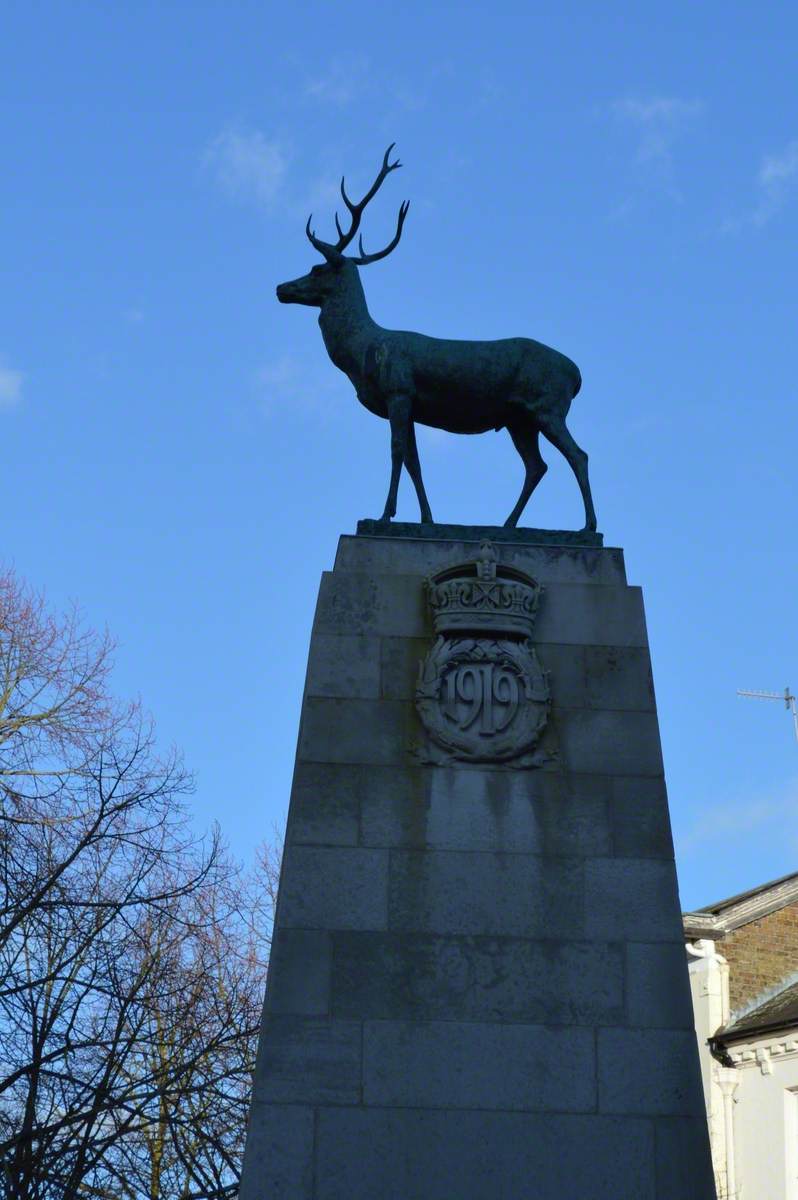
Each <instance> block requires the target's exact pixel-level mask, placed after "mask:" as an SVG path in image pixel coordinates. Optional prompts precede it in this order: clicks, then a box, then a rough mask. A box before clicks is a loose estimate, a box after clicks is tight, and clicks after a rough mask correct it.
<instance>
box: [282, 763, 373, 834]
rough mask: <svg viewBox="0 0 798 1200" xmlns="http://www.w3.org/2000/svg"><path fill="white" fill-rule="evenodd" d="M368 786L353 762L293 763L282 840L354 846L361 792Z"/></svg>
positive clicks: (367, 778)
mask: <svg viewBox="0 0 798 1200" xmlns="http://www.w3.org/2000/svg"><path fill="white" fill-rule="evenodd" d="M370 786H373V781H371V780H370V778H369V774H368V772H367V770H366V769H365V768H364V767H362V766H360V765H358V764H356V763H297V765H296V767H295V768H294V786H293V788H292V789H291V810H290V814H289V818H288V825H287V826H286V843H287V844H288V845H294V844H299V845H302V844H310V845H314V844H315V845H322V846H355V845H356V844H357V841H358V830H359V826H360V801H361V796H362V794H363V792H364V791H367V790H368V789H369V787H370Z"/></svg>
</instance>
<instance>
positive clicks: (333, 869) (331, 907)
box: [279, 846, 388, 930]
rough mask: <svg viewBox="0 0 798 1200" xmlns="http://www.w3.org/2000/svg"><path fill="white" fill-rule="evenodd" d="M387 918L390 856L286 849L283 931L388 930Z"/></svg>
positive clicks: (343, 850) (332, 849) (342, 849)
mask: <svg viewBox="0 0 798 1200" xmlns="http://www.w3.org/2000/svg"><path fill="white" fill-rule="evenodd" d="M387 912H388V853H387V851H385V850H361V849H352V848H350V847H348V846H330V847H322V846H288V847H286V851H285V862H284V865H283V882H282V886H281V888H280V913H279V928H280V929H316V930H323V929H385V928H386V923H387Z"/></svg>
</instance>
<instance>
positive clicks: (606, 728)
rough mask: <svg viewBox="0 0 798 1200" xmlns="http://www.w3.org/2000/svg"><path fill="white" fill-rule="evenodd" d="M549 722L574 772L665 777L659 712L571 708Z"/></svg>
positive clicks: (563, 757)
mask: <svg viewBox="0 0 798 1200" xmlns="http://www.w3.org/2000/svg"><path fill="white" fill-rule="evenodd" d="M550 723H551V725H552V726H553V727H554V728H555V729H556V731H557V735H558V737H559V745H560V754H561V756H562V760H563V761H564V762H565V763H567V765H568V767H569V769H570V770H572V771H576V772H580V773H582V774H585V775H653V776H655V777H657V778H661V777H662V750H661V748H660V741H659V727H658V725H657V716H656V713H647V712H617V711H608V710H606V709H603V710H601V711H596V710H591V709H585V708H568V709H560V710H559V712H557V713H555V714H554V716H553V717H552V720H551V722H550Z"/></svg>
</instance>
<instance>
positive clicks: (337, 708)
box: [297, 696, 418, 767]
mask: <svg viewBox="0 0 798 1200" xmlns="http://www.w3.org/2000/svg"><path fill="white" fill-rule="evenodd" d="M417 737H418V720H417V718H416V714H415V708H414V706H413V705H412V704H409V703H404V702H400V701H394V700H378V701H373V700H328V699H322V698H319V697H315V696H308V697H307V698H306V700H305V704H304V708H303V715H302V728H301V732H300V735H299V747H298V749H297V756H298V758H299V760H300V762H332V763H335V762H341V763H367V764H373V765H374V766H381V765H385V766H396V767H399V766H403V765H404V764H405V763H406V762H407V760H408V755H409V752H410V748H411V746H412V744H413V741H414V739H415V738H417Z"/></svg>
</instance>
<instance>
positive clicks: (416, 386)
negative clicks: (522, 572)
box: [277, 144, 596, 530]
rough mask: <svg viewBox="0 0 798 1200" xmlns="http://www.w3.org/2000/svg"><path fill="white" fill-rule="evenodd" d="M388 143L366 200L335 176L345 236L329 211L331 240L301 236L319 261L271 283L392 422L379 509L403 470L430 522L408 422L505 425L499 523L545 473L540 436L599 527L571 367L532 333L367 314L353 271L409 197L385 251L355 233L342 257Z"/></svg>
mask: <svg viewBox="0 0 798 1200" xmlns="http://www.w3.org/2000/svg"><path fill="white" fill-rule="evenodd" d="M392 150H393V144H392V145H390V146H389V147H388V149H387V150H386V152H385V157H384V159H383V162H382V167H381V168H380V171H379V173H378V175H377V178H376V179H375V180H374V183H373V184H372V185H371V187H370V188H369V190H368V191H367V192H366V194H365V196H364V197H363V199H362V200H360V201H359V202H358V203H353V202H352V200H350V198H349V196H348V195H347V191H346V185H345V183H344V180H343V179H342V180H341V196H342V197H343V202H344V204H345V205H346V207H347V209H348V210H349V216H350V222H349V228H348V229H347V230H346V232H344V230H343V229H342V228H341V223H340V221H339V219H338V214H337V213H336V214H335V227H336V229H337V231H338V241H337V242H336V243H335V244H334V245H333V244H332V243H331V242H323V241H322V240H321V238H318V237H316V234H315V233H314V232H313V230H312V229H311V220H312V218H308V223H307V226H306V229H305V232H306V234H307V236H308V239H309V241H310V243H311V245H312V246H313V247H314V248H315V249H316V250H318V252H319V253H320V254H321V256H322V258H323V259H324V262H323V263H319V264H318V265H317V266H315V267H312V268H311V270H310V272H309V273H308V274H307V275H302V276H301V277H300V278H299V279H294V280H292V281H291V282H289V283H281V284H280V285H279V287H278V288H277V298H278V300H280V301H281V302H282V303H283V304H308V305H311V306H312V307H314V308H319V309H321V312H320V314H319V325H320V327H321V334H322V337H323V338H324V345H325V347H326V349H327V353H328V354H329V356H330V358H331V359H332V361H333V362H334V363H335V365H336V367H338V368H339V369H340V370H341V371H343V372H344V374H345V375H347V376H348V377H349V379H350V380H351V381H352V384H353V386H354V388H355V391H356V392H357V398H358V400H359V401H360V403H361V404H363V405H364V406H365V407H366V408H367V409H368V410H369V412H373V413H375V414H376V415H377V416H378V417H385V418H387V420H388V421H390V424H391V482H390V487H389V488H388V498H387V500H386V502H385V511H384V512H383V514H382V517H381V518H380V519H381V520H383V521H390V519H391V518H392V517H394V516H395V515H396V496H397V491H398V489H399V476H400V474H401V471H402V466H405V467H406V468H407V471H408V474H409V475H410V478H411V479H412V481H413V486H414V487H415V489H416V495H417V496H418V503H419V507H420V509H421V520H422V521H424V522H429V521H432V512H431V510H430V506H429V501H428V500H427V495H426V492H425V491H424V484H423V482H422V479H421V465H420V463H419V458H418V449H417V447H416V434H415V425H416V423H417V422H420V423H421V424H422V425H432V426H434V427H435V428H437V429H445V430H448V432H449V433H486V432H487V431H488V430H491V429H496V430H498V429H503V428H506V429H507V431H508V432H509V434H510V437H511V438H512V440H513V444H514V446H515V448H516V450H517V451H518V453H519V454H520V455H521V458H522V460H523V463H524V468H525V471H526V474H525V478H524V485H523V487H522V488H521V495H520V496H519V497H518V502H517V504H516V506H515V508H514V509H513V511H512V512H511V513H510V515H509V517H508V518H507V520H506V521H505V525H508V526H514V525H517V524H518V519H519V517H520V516H521V513H522V512H523V511H524V507H525V506H526V502H527V500H528V499H529V497H530V496H531V495H532V492H533V491H534V490H535V488H536V487H537V485H538V484H539V483H540V481H541V479H542V478H543V476H544V475H545V473H546V464H545V462H544V461H543V458H542V457H541V454H540V447H539V445H538V439H539V435H540V434H541V433H542V434H543V436H544V437H545V438H547V439H548V441H550V442H551V443H552V445H553V446H556V447H557V449H558V450H560V451H561V452H562V454H563V455H564V456H565V458H566V459H567V460H568V462H569V464H570V466H571V469H572V470H573V472H574V475H575V476H576V480H577V483H578V484H579V488H580V491H581V493H582V500H583V501H584V505H585V528H586V529H589V530H594V529H595V528H596V514H595V511H594V509H593V499H592V496H591V494H590V483H589V481H588V474H587V454H585V452H584V450H582V449H580V447H579V446H578V445H577V444H576V442H575V441H574V439H573V438H572V437H571V434H570V433H569V431H568V428H567V427H566V424H565V418H566V415H567V413H568V410H569V408H570V407H571V401H572V400H573V398H574V396H575V395H576V393H577V392H578V391H579V388H580V386H581V383H582V379H581V376H580V374H579V368H578V367H577V366H576V364H575V363H573V362H571V360H570V359H569V358H566V357H565V355H564V354H560V353H559V352H558V351H557V350H551V349H550V348H549V347H548V346H544V345H543V344H542V343H541V342H534V341H532V339H531V338H521V337H516V338H504V339H502V340H501V341H490V342H470V341H451V340H448V339H443V338H433V337H427V336H425V335H424V334H422V333H406V332H404V331H400V330H393V329H383V328H381V326H379V325H377V324H376V322H375V321H373V320H372V319H371V316H370V314H369V310H368V308H367V307H366V297H365V295H364V293H363V285H362V284H361V282H360V273H359V272H358V267H365V266H368V264H369V263H373V262H378V261H379V259H381V258H385V257H386V255H388V254H390V253H391V251H392V250H394V249H395V248H396V246H397V245H398V244H399V239H400V238H401V236H402V227H403V225H404V222H405V217H406V216H407V210H408V208H409V202H408V201H404V202H403V203H402V205H401V206H400V208H399V219H398V221H397V225H396V233H395V234H394V236H393V238H392V239H391V241H390V242H389V243H388V245H387V246H386V247H385V249H384V250H379V251H378V252H377V253H376V254H366V252H365V250H364V249H363V238H362V236H360V237H359V239H358V249H359V251H360V253H359V254H358V255H356V256H355V255H349V254H344V250H346V248H347V247H348V246H349V245H350V243H351V241H352V239H353V238H354V236H355V234H356V233H358V230H359V228H360V222H361V219H362V217H363V211H364V209H365V208H366V205H367V204H368V203H369V201H371V200H372V199H373V198H374V196H375V195H376V194H377V191H378V190H379V188H380V187H381V186H382V184H383V182H384V181H385V179H386V178H387V176H388V175H389V174H390V173H391V171H395V170H396V168H397V167H399V166H400V165H401V164H400V163H399V161H398V160H397V161H396V162H389V158H390V154H391V151H392Z"/></svg>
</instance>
